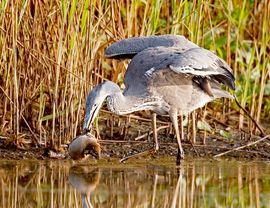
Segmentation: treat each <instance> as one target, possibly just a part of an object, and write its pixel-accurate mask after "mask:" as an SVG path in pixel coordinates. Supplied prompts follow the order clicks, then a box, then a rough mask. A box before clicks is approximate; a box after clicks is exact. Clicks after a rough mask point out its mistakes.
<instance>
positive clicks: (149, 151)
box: [119, 149, 155, 163]
mask: <svg viewBox="0 0 270 208" xmlns="http://www.w3.org/2000/svg"><path fill="white" fill-rule="evenodd" d="M153 153H155V150H154V149H149V150H146V151H143V152H139V153H137V154H133V155H129V156H126V157H123V158H122V159H121V160H119V162H120V163H121V162H124V161H126V160H128V159H130V158H136V157H141V156H145V155H149V154H153Z"/></svg>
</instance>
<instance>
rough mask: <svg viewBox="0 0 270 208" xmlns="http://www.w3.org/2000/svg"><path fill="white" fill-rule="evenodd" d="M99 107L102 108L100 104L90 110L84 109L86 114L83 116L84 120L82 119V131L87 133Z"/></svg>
mask: <svg viewBox="0 0 270 208" xmlns="http://www.w3.org/2000/svg"><path fill="white" fill-rule="evenodd" d="M101 106H102V103H101V104H99V105H98V106H96V107H95V108H92V109H91V110H89V109H86V114H85V119H84V124H83V130H84V131H86V132H89V131H90V130H91V128H92V124H93V122H94V119H95V118H96V116H97V114H98V112H99V109H100V108H101Z"/></svg>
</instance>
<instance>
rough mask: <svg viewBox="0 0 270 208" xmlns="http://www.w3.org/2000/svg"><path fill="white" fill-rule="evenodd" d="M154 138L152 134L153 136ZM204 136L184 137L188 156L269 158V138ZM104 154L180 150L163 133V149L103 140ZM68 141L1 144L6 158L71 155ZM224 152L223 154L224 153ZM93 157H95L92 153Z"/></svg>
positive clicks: (147, 142)
mask: <svg viewBox="0 0 270 208" xmlns="http://www.w3.org/2000/svg"><path fill="white" fill-rule="evenodd" d="M197 137H198V138H203V135H202V134H199V135H197ZM150 139H152V137H151V138H150ZM202 141H203V140H202V139H201V141H200V139H198V141H197V142H196V144H191V142H190V141H183V147H184V151H185V154H186V156H188V157H200V158H202V157H215V156H216V155H218V154H221V153H225V152H227V151H230V152H227V153H226V154H225V155H224V156H225V157H234V158H239V159H240V158H245V159H255V158H256V159H264V160H270V138H261V137H257V136H250V135H247V134H235V135H234V136H233V138H231V139H227V138H224V137H217V136H208V137H207V138H206V139H205V144H202ZM99 142H100V145H101V158H102V159H103V160H111V159H119V160H120V159H122V158H124V157H127V156H131V155H134V154H140V153H142V154H141V156H140V158H141V159H145V160H150V159H151V158H158V157H168V156H171V157H175V156H176V154H177V143H176V139H175V138H174V137H173V136H164V135H161V136H160V138H159V144H160V149H159V151H158V152H156V153H153V151H148V150H151V149H152V148H153V146H154V143H153V142H152V141H151V140H148V139H146V140H142V141H135V140H131V139H129V140H120V139H118V140H113V139H106V140H105V139H103V140H100V141H99ZM67 147H68V146H67V145H64V146H63V147H62V150H61V151H56V150H54V149H50V148H35V147H30V148H28V149H21V148H15V147H11V146H6V147H5V146H3V145H2V147H0V158H4V159H16V160H20V159H38V160H44V159H70V157H69V155H68V154H67ZM224 156H221V157H224ZM88 159H89V160H93V159H94V158H93V157H91V156H90V157H89V158H88Z"/></svg>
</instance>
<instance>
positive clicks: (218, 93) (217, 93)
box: [212, 88, 234, 99]
mask: <svg viewBox="0 0 270 208" xmlns="http://www.w3.org/2000/svg"><path fill="white" fill-rule="evenodd" d="M212 93H213V95H214V98H221V97H224V98H229V99H234V97H233V95H231V94H230V93H229V92H227V91H225V90H222V89H215V88H212Z"/></svg>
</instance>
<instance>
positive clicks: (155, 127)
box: [152, 113, 159, 151]
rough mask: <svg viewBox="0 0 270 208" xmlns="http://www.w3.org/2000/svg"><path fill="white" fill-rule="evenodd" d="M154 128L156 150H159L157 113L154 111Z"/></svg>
mask: <svg viewBox="0 0 270 208" xmlns="http://www.w3.org/2000/svg"><path fill="white" fill-rule="evenodd" d="M152 128H153V137H154V140H155V151H158V149H159V145H158V139H157V114H156V113H152Z"/></svg>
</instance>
